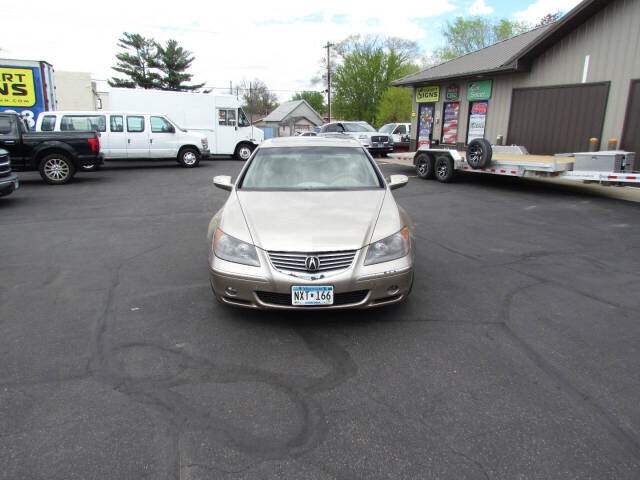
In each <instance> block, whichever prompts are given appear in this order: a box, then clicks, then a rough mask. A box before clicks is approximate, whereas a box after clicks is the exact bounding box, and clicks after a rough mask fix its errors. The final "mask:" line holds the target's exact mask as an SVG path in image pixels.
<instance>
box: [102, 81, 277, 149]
mask: <svg viewBox="0 0 640 480" xmlns="http://www.w3.org/2000/svg"><path fill="white" fill-rule="evenodd" d="M109 109H110V110H124V111H142V112H149V111H151V112H158V113H162V114H164V115H166V116H167V117H169V118H170V119H171V121H172V122H174V123H176V124H177V125H179V126H180V127H182V128H186V129H187V130H191V131H195V132H199V133H201V134H203V135H204V136H206V137H207V140H208V143H209V151H210V152H211V154H212V155H235V156H236V157H237V158H239V159H241V160H247V159H248V158H249V157H250V156H251V152H252V151H253V149H254V148H255V147H257V146H258V145H259V144H260V142H262V140H263V139H264V132H262V130H260V129H259V128H257V127H254V126H252V125H251V123H250V122H249V120H248V119H247V116H246V115H245V113H244V112H243V111H242V106H241V104H240V101H239V100H238V99H237V98H236V97H234V96H233V95H214V94H211V93H194V92H170V91H164V90H143V89H134V88H111V89H109Z"/></svg>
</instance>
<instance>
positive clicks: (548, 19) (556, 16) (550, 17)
mask: <svg viewBox="0 0 640 480" xmlns="http://www.w3.org/2000/svg"><path fill="white" fill-rule="evenodd" d="M560 17H562V13H561V12H556V13H547V14H546V15H545V16H544V17H542V18H541V19H540V21H539V22H538V23H536V28H537V27H542V26H544V25H548V24H549V23H553V22H555V21H556V20H560Z"/></svg>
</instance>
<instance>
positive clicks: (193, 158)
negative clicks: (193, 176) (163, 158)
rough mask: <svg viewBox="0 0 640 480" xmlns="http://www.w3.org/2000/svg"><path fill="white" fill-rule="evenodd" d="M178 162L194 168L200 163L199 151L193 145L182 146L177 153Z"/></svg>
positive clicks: (185, 166)
mask: <svg viewBox="0 0 640 480" xmlns="http://www.w3.org/2000/svg"><path fill="white" fill-rule="evenodd" d="M178 163H179V164H180V165H182V166H183V167H184V168H195V167H197V166H198V164H199V163H200V152H199V151H198V150H197V149H196V148H193V147H184V148H182V149H181V150H180V152H179V153H178Z"/></svg>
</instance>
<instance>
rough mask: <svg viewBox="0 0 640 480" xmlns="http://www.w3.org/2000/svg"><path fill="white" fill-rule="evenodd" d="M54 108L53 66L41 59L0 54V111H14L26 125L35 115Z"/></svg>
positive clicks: (32, 127)
mask: <svg viewBox="0 0 640 480" xmlns="http://www.w3.org/2000/svg"><path fill="white" fill-rule="evenodd" d="M55 109H56V90H55V85H54V81H53V67H52V66H51V64H49V63H47V62H44V61H33V60H10V59H5V58H0V112H3V111H10V112H16V113H19V114H21V115H22V116H23V118H24V119H25V121H26V122H27V124H28V125H29V128H31V129H32V130H33V129H34V127H35V126H36V119H37V118H38V115H39V114H40V113H42V112H44V111H47V110H55Z"/></svg>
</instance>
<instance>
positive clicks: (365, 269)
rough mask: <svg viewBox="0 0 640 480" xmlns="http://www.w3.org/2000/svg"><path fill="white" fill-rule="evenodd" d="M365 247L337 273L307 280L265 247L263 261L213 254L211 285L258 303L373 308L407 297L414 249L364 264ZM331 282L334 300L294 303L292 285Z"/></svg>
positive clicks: (221, 295) (229, 300)
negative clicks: (274, 260) (281, 267)
mask: <svg viewBox="0 0 640 480" xmlns="http://www.w3.org/2000/svg"><path fill="white" fill-rule="evenodd" d="M365 253H366V248H362V249H360V250H358V252H357V253H356V257H355V258H354V261H353V263H352V265H351V266H350V267H349V268H348V269H346V270H343V271H340V272H339V273H337V274H331V272H327V274H326V276H324V277H322V278H317V279H314V280H309V279H305V278H300V277H294V276H292V275H290V274H287V273H283V272H280V271H278V270H276V269H275V268H273V266H272V265H271V263H270V261H269V259H268V256H267V254H266V252H264V251H263V250H260V249H258V257H259V259H260V265H261V266H260V267H249V266H246V265H240V264H237V263H232V262H227V261H225V260H221V259H220V258H218V257H216V256H214V255H213V254H212V253H211V252H210V254H209V266H210V268H209V272H210V282H211V289H212V290H213V293H214V295H215V296H216V297H217V298H218V299H219V300H220V301H221V302H223V303H226V304H229V305H234V306H240V307H247V308H258V309H280V310H332V309H344V308H371V307H378V306H383V305H390V304H394V303H398V302H401V301H402V300H404V299H405V298H406V297H407V295H408V294H409V292H410V290H411V286H412V283H413V261H414V254H413V250H412V249H411V250H410V252H409V254H408V255H407V256H405V257H403V258H399V259H397V260H393V261H391V262H384V263H380V264H377V265H368V266H364V265H363V262H364V255H365ZM294 285H295V286H307V285H322V286H327V285H330V286H333V292H334V304H333V305H304V306H301V305H295V306H294V305H292V304H291V287H293V286H294Z"/></svg>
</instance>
